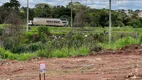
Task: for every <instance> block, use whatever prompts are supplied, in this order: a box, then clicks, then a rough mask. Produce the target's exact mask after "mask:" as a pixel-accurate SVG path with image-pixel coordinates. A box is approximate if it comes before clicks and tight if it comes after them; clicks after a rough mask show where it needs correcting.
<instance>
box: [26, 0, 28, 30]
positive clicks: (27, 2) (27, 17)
mask: <svg viewBox="0 0 142 80" xmlns="http://www.w3.org/2000/svg"><path fill="white" fill-rule="evenodd" d="M28 22H29V0H27V29H26V31H27V32H28V31H29V25H28Z"/></svg>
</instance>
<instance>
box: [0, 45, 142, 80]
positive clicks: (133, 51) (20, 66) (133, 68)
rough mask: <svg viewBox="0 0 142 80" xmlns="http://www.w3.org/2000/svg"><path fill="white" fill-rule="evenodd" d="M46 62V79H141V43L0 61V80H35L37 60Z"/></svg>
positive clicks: (36, 79)
mask: <svg viewBox="0 0 142 80" xmlns="http://www.w3.org/2000/svg"><path fill="white" fill-rule="evenodd" d="M40 62H45V63H46V68H47V72H46V80H142V46H140V45H133V46H126V47H124V48H122V49H120V50H117V51H102V52H100V53H99V55H92V56H85V57H74V58H60V59H59V58H52V59H43V58H33V59H31V60H28V61H12V60H1V61H0V80H39V78H38V74H39V63H40Z"/></svg>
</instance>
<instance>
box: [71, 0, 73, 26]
mask: <svg viewBox="0 0 142 80" xmlns="http://www.w3.org/2000/svg"><path fill="white" fill-rule="evenodd" d="M72 7H73V6H72V0H71V28H72Z"/></svg>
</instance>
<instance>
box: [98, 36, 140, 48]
mask: <svg viewBox="0 0 142 80" xmlns="http://www.w3.org/2000/svg"><path fill="white" fill-rule="evenodd" d="M138 43H139V40H136V39H134V38H132V37H125V38H121V39H118V40H116V41H115V42H113V43H100V45H101V46H102V47H103V48H104V49H113V50H115V49H119V48H122V47H124V46H127V45H131V44H138Z"/></svg>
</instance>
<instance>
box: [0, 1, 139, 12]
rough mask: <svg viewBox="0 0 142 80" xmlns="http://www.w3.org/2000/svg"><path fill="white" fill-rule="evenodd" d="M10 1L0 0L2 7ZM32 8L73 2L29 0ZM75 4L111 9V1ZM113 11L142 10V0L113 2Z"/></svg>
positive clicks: (64, 4) (23, 3) (23, 4)
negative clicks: (43, 4)
mask: <svg viewBox="0 0 142 80" xmlns="http://www.w3.org/2000/svg"><path fill="white" fill-rule="evenodd" d="M8 1H9V0H0V6H1V5H2V4H3V3H5V2H8ZM18 1H19V2H20V4H21V5H22V6H24V7H26V5H27V0H18ZM29 1H30V7H31V8H33V7H34V6H35V4H38V3H47V4H50V5H53V6H56V5H63V6H66V5H67V4H68V3H69V2H70V1H71V0H29ZM72 1H73V2H80V3H81V4H84V5H87V6H89V7H91V8H97V9H102V8H106V9H108V8H109V0H72ZM112 9H114V10H115V9H126V10H127V9H132V10H136V9H139V10H142V0H112Z"/></svg>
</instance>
